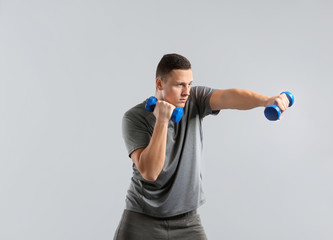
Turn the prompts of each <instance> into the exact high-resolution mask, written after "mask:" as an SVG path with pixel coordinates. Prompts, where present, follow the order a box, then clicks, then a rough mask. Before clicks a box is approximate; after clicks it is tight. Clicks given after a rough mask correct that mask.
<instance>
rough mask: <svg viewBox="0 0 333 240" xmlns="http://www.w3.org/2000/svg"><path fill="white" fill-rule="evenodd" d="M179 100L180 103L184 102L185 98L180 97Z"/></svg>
mask: <svg viewBox="0 0 333 240" xmlns="http://www.w3.org/2000/svg"><path fill="white" fill-rule="evenodd" d="M179 101H180V102H181V103H186V101H187V99H185V98H182V99H179Z"/></svg>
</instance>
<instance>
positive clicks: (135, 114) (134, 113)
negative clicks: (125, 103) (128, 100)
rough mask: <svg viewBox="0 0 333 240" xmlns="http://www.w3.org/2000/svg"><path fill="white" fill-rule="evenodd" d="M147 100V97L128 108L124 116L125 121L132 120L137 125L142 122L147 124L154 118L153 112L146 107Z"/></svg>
mask: <svg viewBox="0 0 333 240" xmlns="http://www.w3.org/2000/svg"><path fill="white" fill-rule="evenodd" d="M146 102H147V99H146V100H145V101H143V102H141V103H139V104H137V105H135V106H134V107H132V108H130V109H129V110H127V111H126V112H125V113H124V116H123V123H125V122H132V123H134V124H135V125H136V124H140V123H142V124H145V125H146V124H147V123H148V122H150V121H151V120H152V119H153V113H151V112H148V111H147V110H146V109H145V104H146Z"/></svg>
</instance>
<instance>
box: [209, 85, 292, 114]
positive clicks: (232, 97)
mask: <svg viewBox="0 0 333 240" xmlns="http://www.w3.org/2000/svg"><path fill="white" fill-rule="evenodd" d="M209 103H210V107H211V108H212V110H213V111H215V110H221V109H238V110H248V109H252V108H256V107H266V106H268V105H270V104H277V106H278V107H279V108H280V109H281V112H284V111H285V110H286V109H287V107H288V105H289V100H288V98H287V96H286V95H285V94H281V95H278V96H273V97H269V96H266V95H262V94H259V93H256V92H253V91H250V90H246V89H236V88H233V89H220V90H216V91H215V92H214V93H213V94H212V96H211V98H210V102H209Z"/></svg>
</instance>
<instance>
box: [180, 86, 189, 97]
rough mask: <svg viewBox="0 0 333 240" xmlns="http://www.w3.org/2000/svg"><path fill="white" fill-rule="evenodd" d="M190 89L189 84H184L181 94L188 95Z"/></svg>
mask: <svg viewBox="0 0 333 240" xmlns="http://www.w3.org/2000/svg"><path fill="white" fill-rule="evenodd" d="M190 89H191V86H190V85H186V86H184V88H183V92H182V95H183V96H189V95H190Z"/></svg>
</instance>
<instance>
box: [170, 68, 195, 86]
mask: <svg viewBox="0 0 333 240" xmlns="http://www.w3.org/2000/svg"><path fill="white" fill-rule="evenodd" d="M167 79H168V81H174V82H187V83H189V82H192V81H193V74H192V69H186V70H184V69H174V70H172V71H171V72H170V73H169V74H168V77H167Z"/></svg>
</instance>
